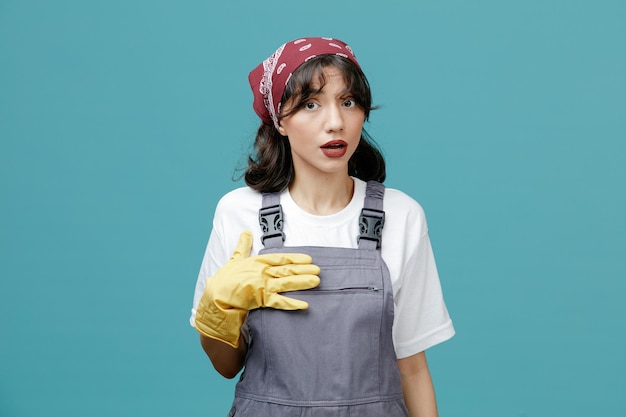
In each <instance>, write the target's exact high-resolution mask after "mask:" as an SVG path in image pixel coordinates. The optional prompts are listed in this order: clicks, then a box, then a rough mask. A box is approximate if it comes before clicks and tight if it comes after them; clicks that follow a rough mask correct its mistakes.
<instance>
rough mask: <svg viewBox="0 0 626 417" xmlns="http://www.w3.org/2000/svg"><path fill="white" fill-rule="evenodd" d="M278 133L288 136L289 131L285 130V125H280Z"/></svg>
mask: <svg viewBox="0 0 626 417" xmlns="http://www.w3.org/2000/svg"><path fill="white" fill-rule="evenodd" d="M278 133H280V134H281V135H283V136H287V131H286V130H285V128H284V127H283V125H278Z"/></svg>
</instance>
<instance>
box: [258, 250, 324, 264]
mask: <svg viewBox="0 0 626 417" xmlns="http://www.w3.org/2000/svg"><path fill="white" fill-rule="evenodd" d="M254 258H255V260H256V261H258V262H263V263H265V264H267V265H274V266H276V265H287V264H310V263H311V262H313V258H311V256H309V255H307V254H304V253H268V254H265V255H257V256H255V257H254Z"/></svg>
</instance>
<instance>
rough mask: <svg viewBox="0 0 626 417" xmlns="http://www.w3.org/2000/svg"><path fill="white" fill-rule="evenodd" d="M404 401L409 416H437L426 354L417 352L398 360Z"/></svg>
mask: <svg viewBox="0 0 626 417" xmlns="http://www.w3.org/2000/svg"><path fill="white" fill-rule="evenodd" d="M398 368H399V369H400V377H401V380H402V391H403V392H404V402H405V403H406V406H407V408H408V410H409V416H410V417H437V416H438V413H437V400H436V398H435V389H434V388H433V382H432V379H431V378H430V371H429V370H428V363H427V362H426V354H425V353H424V352H420V353H417V354H415V355H413V356H409V357H407V358H403V359H399V360H398Z"/></svg>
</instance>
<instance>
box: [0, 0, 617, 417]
mask: <svg viewBox="0 0 626 417" xmlns="http://www.w3.org/2000/svg"><path fill="white" fill-rule="evenodd" d="M624 22H626V3H625V2H623V1H618V0H614V1H610V0H597V1H593V2H592V1H575V0H569V1H568V0H561V1H558V0H542V1H539V0H527V1H515V2H514V1H495V0H493V1H483V0H480V1H478V0H477V1H461V0H454V1H418V2H405V1H385V2H371V4H367V3H364V2H363V1H356V0H351V1H342V2H338V1H335V0H320V1H318V2H315V3H311V2H289V3H287V2H275V1H265V2H252V1H249V2H245V3H244V2H238V1H229V2H212V1H193V0H188V1H184V0H183V1H176V2H174V1H129V0H125V1H122V0H108V1H100V2H98V1H70V0H57V1H54V2H53V1H43V0H41V1H32V0H31V1H10V0H0V173H1V176H0V186H1V193H2V194H1V198H2V202H1V205H0V214H1V215H0V228H1V229H0V245H1V246H0V257H1V263H0V268H1V269H0V273H1V278H0V326H1V327H0V416H3V417H4V416H6V417H9V416H10V417H17V416H20V417H21V416H37V417H40V416H61V415H63V416H66V417H69V416H81V417H82V416H85V415H89V416H111V415H121V416H134V415H142V416H143V415H150V416H185V415H207V416H224V415H225V414H226V412H227V410H228V409H229V405H230V401H231V399H232V390H233V382H232V381H228V380H224V379H222V378H221V377H219V376H218V375H217V374H216V372H215V371H213V369H212V367H211V365H210V363H209V361H208V359H206V357H205V356H204V354H203V353H202V351H201V349H200V347H199V344H198V340H197V339H198V337H197V335H196V332H195V331H194V330H193V329H192V328H191V327H190V326H189V324H188V316H189V311H190V307H191V301H192V295H193V289H194V285H195V280H196V275H197V271H198V268H199V265H200V261H201V258H202V254H203V251H204V246H205V244H206V240H207V238H208V235H209V232H210V226H211V218H212V214H213V208H214V206H215V204H216V202H217V200H218V198H219V197H220V196H221V195H222V194H223V193H224V192H226V191H228V190H230V189H232V188H233V187H235V186H238V185H240V184H241V182H236V183H233V182H232V181H231V178H232V176H233V170H234V168H235V167H236V166H238V165H240V164H241V162H242V161H243V160H244V157H245V155H246V153H247V151H248V150H249V146H250V143H251V140H252V138H253V135H254V133H255V129H256V127H257V119H256V116H255V115H254V113H253V112H252V109H251V94H250V92H249V87H248V85H247V78H246V77H247V73H248V71H250V70H251V69H252V68H253V67H254V66H256V65H257V64H258V63H259V62H260V61H261V60H262V59H264V58H266V57H267V56H268V55H269V54H271V53H272V52H273V51H274V49H275V48H276V47H278V46H279V45H280V44H282V43H283V42H285V41H287V40H290V39H293V38H297V37H301V36H334V37H338V38H340V39H343V40H345V41H347V42H348V43H350V44H351V46H352V47H353V49H354V50H355V52H356V53H357V56H358V58H359V60H360V62H361V64H362V66H363V67H364V69H365V72H366V74H367V76H368V77H369V79H370V82H371V84H372V88H373V92H374V100H375V102H376V103H377V104H379V105H381V106H382V108H381V109H380V110H378V111H376V112H374V113H373V114H372V117H371V122H370V124H369V125H368V129H369V131H370V133H371V134H372V135H373V137H374V138H375V139H376V140H377V141H378V142H379V143H380V145H381V146H382V148H383V150H384V152H385V155H386V158H387V161H388V181H387V185H388V186H391V187H394V188H400V189H402V190H403V191H405V192H407V193H408V194H410V195H411V196H413V197H414V198H415V199H417V200H418V201H420V203H421V204H422V205H423V206H424V208H425V210H426V212H427V215H428V219H429V226H430V231H431V238H432V240H433V244H434V248H435V255H436V257H437V261H438V265H439V269H440V274H441V279H442V284H443V287H444V292H445V296H446V301H447V303H448V306H449V310H450V313H451V315H452V317H453V320H454V322H455V326H456V329H457V336H455V338H453V339H452V340H451V341H449V342H447V343H444V344H442V345H440V346H437V347H434V348H432V349H431V350H430V351H429V352H428V357H429V361H430V365H431V371H432V373H433V378H434V382H435V385H436V390H437V394H438V400H439V408H440V414H441V415H442V416H480V417H491V416H493V417H504V416H514V417H522V416H525V417H531V416H546V417H548V416H549V417H553V416H592V415H593V416H624V415H626V396H625V395H624V393H625V392H626V382H625V378H626V377H625V374H626V361H625V359H624V352H625V351H626V337H625V335H626V332H625V330H626V329H625V327H626V326H624V319H625V318H626V307H625V306H626V303H625V302H624V300H623V298H624V293H625V290H626V283H625V282H626V279H625V278H626V266H625V259H626V245H625V243H624V238H625V236H626V224H625V220H624V217H625V212H626V193H625V192H624V188H625V185H624V184H625V180H626V168H625V167H626V160H625V159H626V158H625V151H626V145H625V140H626V121H625V120H626V117H625V116H626V100H625V97H626V81H625V74H626V53H625V52H624V51H625V50H626V49H625V46H624V45H625V44H626V42H625V41H626V24H625V23H624Z"/></svg>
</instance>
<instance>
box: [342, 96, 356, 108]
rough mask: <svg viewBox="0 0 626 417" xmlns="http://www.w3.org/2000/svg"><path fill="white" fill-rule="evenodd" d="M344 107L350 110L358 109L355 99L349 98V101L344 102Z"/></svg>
mask: <svg viewBox="0 0 626 417" xmlns="http://www.w3.org/2000/svg"><path fill="white" fill-rule="evenodd" d="M343 106H344V107H348V108H353V107H356V101H355V100H354V99H353V98H349V99H347V100H344V102H343Z"/></svg>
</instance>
